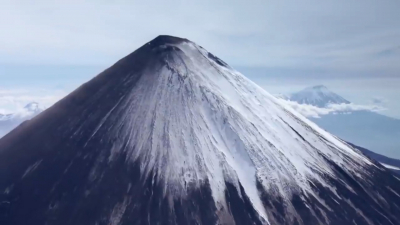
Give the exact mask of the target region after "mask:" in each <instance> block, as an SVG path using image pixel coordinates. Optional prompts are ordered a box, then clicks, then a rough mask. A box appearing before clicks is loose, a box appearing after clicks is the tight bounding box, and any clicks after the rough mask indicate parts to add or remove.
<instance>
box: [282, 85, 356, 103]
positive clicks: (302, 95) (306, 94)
mask: <svg viewBox="0 0 400 225" xmlns="http://www.w3.org/2000/svg"><path fill="white" fill-rule="evenodd" d="M288 100H291V101H295V102H298V103H300V104H307V105H314V106H318V107H325V106H327V105H329V104H349V103H350V102H349V101H347V100H346V99H344V98H343V97H341V96H339V95H337V94H335V93H333V92H332V91H330V90H329V89H328V88H327V87H325V86H324V85H317V86H313V87H308V88H305V89H304V90H302V91H299V92H296V93H293V94H291V95H289V96H288Z"/></svg>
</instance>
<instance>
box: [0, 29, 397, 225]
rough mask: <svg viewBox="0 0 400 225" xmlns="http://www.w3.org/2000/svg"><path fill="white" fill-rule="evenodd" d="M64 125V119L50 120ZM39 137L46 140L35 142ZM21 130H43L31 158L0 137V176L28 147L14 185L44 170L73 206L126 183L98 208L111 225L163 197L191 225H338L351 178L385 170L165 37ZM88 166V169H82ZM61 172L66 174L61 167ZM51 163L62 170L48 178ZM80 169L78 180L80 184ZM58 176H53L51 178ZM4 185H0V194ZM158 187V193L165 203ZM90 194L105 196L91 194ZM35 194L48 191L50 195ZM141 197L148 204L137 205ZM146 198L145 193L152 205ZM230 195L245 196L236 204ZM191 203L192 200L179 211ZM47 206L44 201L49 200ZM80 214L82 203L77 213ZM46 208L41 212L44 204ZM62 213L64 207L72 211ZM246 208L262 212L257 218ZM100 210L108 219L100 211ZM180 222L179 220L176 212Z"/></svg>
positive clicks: (194, 49)
mask: <svg viewBox="0 0 400 225" xmlns="http://www.w3.org/2000/svg"><path fill="white" fill-rule="evenodd" d="M113 96H114V97H113ZM110 99H112V100H110ZM62 109H64V110H62ZM60 119H62V120H63V121H62V123H59V124H56V123H58V122H59V121H60ZM45 122H48V124H46V126H45V128H43V127H44V126H41V125H42V124H44V123H45ZM37 129H41V132H37V134H36V133H35V132H36V131H37ZM24 132H25V133H24ZM17 133H18V134H21V135H22V134H24V135H26V136H29V134H34V135H42V134H43V135H44V136H43V139H40V140H39V142H35V143H34V144H31V145H33V146H36V147H37V148H38V151H37V152H38V153H37V154H36V155H35V153H32V149H31V148H30V146H31V145H26V146H25V145H24V144H26V143H19V142H18V136H16V135H14V134H13V133H11V134H9V135H8V136H7V139H6V140H4V139H3V140H1V141H3V142H1V141H0V153H3V154H2V155H0V171H5V170H2V169H4V168H9V167H12V166H14V165H11V164H10V166H9V167H7V165H9V164H7V161H4V160H3V161H2V160H1V159H2V158H12V157H20V156H21V155H23V154H19V155H13V154H17V153H18V152H19V151H28V150H29V154H30V158H29V159H26V158H23V159H21V161H23V160H28V161H29V162H31V163H30V164H28V163H27V164H26V165H25V164H24V165H25V166H26V167H25V168H24V170H22V169H21V168H22V165H23V163H22V162H20V163H18V168H19V170H18V171H21V172H18V173H17V172H14V174H18V175H19V176H17V175H16V177H18V179H21V177H22V181H20V180H18V184H17V185H20V187H21V188H22V187H26V186H23V182H24V181H25V180H28V178H26V177H30V176H31V177H32V176H34V174H36V173H37V174H38V175H39V174H40V173H41V172H37V171H42V172H43V171H56V172H54V174H53V175H54V179H52V178H51V177H46V176H42V177H46V178H44V179H46V184H48V185H47V186H46V187H48V188H49V191H51V192H52V193H53V192H55V193H60V194H58V195H57V196H61V195H62V196H64V193H65V189H63V187H62V185H59V183H60V182H64V181H67V183H64V185H66V186H70V183H71V182H74V185H73V186H72V187H71V188H75V189H74V190H82V193H84V196H85V197H82V199H80V201H82V202H84V201H85V199H87V198H89V197H90V194H91V193H98V191H99V190H102V191H100V193H104V196H106V195H107V196H114V195H116V194H117V191H116V190H117V189H119V188H120V187H121V185H125V184H126V187H125V186H124V187H122V189H123V191H122V193H123V196H122V197H121V198H120V199H119V202H115V201H114V202H113V206H112V207H111V211H109V208H104V207H103V208H102V209H104V210H108V211H107V213H110V215H111V216H110V218H109V221H113V223H112V224H119V223H120V221H122V217H123V216H125V215H126V214H128V215H127V217H126V218H128V217H129V213H126V212H125V211H129V210H131V211H130V212H131V213H133V212H135V208H138V209H141V211H140V212H142V211H143V212H145V213H147V214H146V216H144V215H143V218H146V219H148V220H150V218H152V215H155V214H156V215H158V214H157V213H158V212H159V211H157V210H159V209H164V208H162V207H161V206H162V204H164V203H163V202H164V201H163V199H168V201H167V202H168V207H169V210H164V211H162V212H163V213H166V214H165V215H168V216H169V214H168V212H179V210H182V208H187V210H192V211H190V212H189V213H188V214H187V215H186V214H185V216H186V217H188V218H190V219H193V220H192V222H193V221H196V222H197V223H200V222H199V221H200V220H201V221H203V222H201V223H204V224H212V223H211V222H210V221H214V220H213V218H214V216H217V217H218V219H217V220H218V221H219V223H220V224H223V223H225V224H234V223H235V222H236V223H237V224H247V223H248V224H250V221H253V222H254V223H256V221H259V222H257V223H258V224H261V223H262V224H274V225H275V224H305V223H303V222H302V221H303V220H304V221H307V218H306V217H307V216H306V212H307V213H308V212H310V214H307V215H309V216H311V217H312V218H314V219H313V220H309V221H315V223H314V224H330V222H329V221H331V220H332V221H333V220H335V219H336V221H338V219H337V218H339V219H340V216H337V215H339V214H336V212H333V210H332V209H331V207H333V206H336V204H339V203H338V202H340V204H346V206H347V205H353V206H354V205H357V207H359V205H358V203H359V202H358V200H357V201H355V202H352V201H351V200H349V199H348V198H349V197H348V196H353V194H352V193H356V191H357V190H358V189H359V184H358V183H357V181H355V180H356V179H360V180H365V179H366V180H368V181H370V180H369V178H368V177H369V176H371V174H370V172H369V171H371V170H374V171H375V170H376V171H381V172H380V173H384V172H385V169H383V168H380V167H379V166H376V165H375V164H374V163H373V162H372V161H371V160H370V159H368V158H367V157H365V156H364V155H362V154H361V153H360V152H359V151H356V150H354V149H353V148H351V147H350V146H349V145H347V144H346V143H344V142H342V141H341V140H339V139H338V138H336V137H334V136H332V135H331V134H329V133H327V132H325V131H324V130H322V129H320V128H319V127H317V126H316V125H315V124H313V123H312V122H310V121H309V120H307V119H306V118H304V117H303V116H301V115H300V114H298V113H297V112H295V111H294V110H292V109H291V108H290V107H287V106H286V105H284V104H283V103H281V101H278V100H277V99H276V98H275V97H273V96H272V95H270V94H269V93H267V92H266V91H264V90H263V89H262V88H260V87H259V86H257V85H256V84H254V83H253V82H252V81H250V80H249V79H247V78H246V77H245V76H243V75H242V74H240V73H239V72H237V71H235V70H234V69H232V68H231V67H229V66H228V65H227V64H226V63H225V62H223V61H222V60H221V59H219V58H217V57H216V56H214V55H212V54H211V53H209V52H207V51H206V50H205V49H204V48H202V47H201V46H199V45H197V44H195V43H193V42H190V41H188V40H186V39H180V38H174V37H170V36H159V37H157V38H156V39H154V40H153V41H151V42H148V43H147V44H145V45H144V46H143V47H141V48H140V49H138V50H137V51H135V52H134V53H132V54H131V55H128V56H127V57H125V58H124V59H122V60H120V61H119V62H117V63H116V64H115V65H114V66H113V67H111V68H109V69H107V70H106V71H104V72H103V73H101V74H100V75H99V76H98V77H96V78H94V79H93V80H92V81H90V82H88V83H87V84H85V85H83V86H81V87H80V88H79V89H77V90H76V91H75V92H73V93H71V94H70V95H69V96H67V97H66V98H64V99H63V100H62V101H60V102H58V103H56V104H55V105H54V106H53V107H51V108H50V109H48V110H46V112H44V113H42V114H41V115H40V116H38V117H36V119H35V120H34V121H30V123H28V124H26V125H25V126H24V127H23V128H20V130H18V131H15V134H17ZM49 136H52V137H53V138H51V137H49ZM39 137H41V136H38V137H37V138H39ZM13 138H14V139H13ZM37 138H36V136H35V137H34V138H31V139H30V140H31V141H35V140H37ZM13 140H15V141H14V142H13ZM8 142H12V143H11V144H10V143H8ZM4 146H6V147H4ZM42 146H43V147H42ZM43 148H46V149H49V150H42V149H43ZM21 149H22V150H21ZM52 149H56V150H52ZM43 152H44V153H43ZM52 152H54V154H53V153H52ZM43 154H45V155H43ZM92 159H93V160H94V161H92V162H93V163H92V164H90V163H87V162H88V161H90V160H92ZM69 160H71V161H69ZM80 160H82V163H79V162H81V161H80ZM86 160H87V161H86ZM28 161H26V162H28ZM57 162H58V163H57ZM61 165H65V168H64V167H63V168H59V167H60V166H61ZM82 165H85V170H84V171H82V170H79V169H77V168H81V167H79V166H82ZM86 165H89V166H86ZM130 166H131V167H130ZM56 167H57V170H52V169H54V168H56ZM136 167H138V168H139V169H140V180H141V181H143V185H138V184H137V183H135V182H133V181H131V180H130V179H134V177H132V176H124V175H125V174H129V173H128V172H127V171H128V168H136ZM115 168H118V170H117V169H115ZM111 170H115V171H117V172H118V175H116V174H113V175H112V177H115V176H116V178H115V180H114V181H113V182H115V185H114V184H113V185H114V186H113V189H112V190H113V191H114V192H112V193H113V194H110V192H107V193H106V192H105V191H109V189H107V188H105V187H108V186H107V185H110V182H106V181H105V179H106V178H105V177H107V174H108V172H109V171H111ZM132 170H133V169H132ZM13 171H14V170H13ZM71 171H72V172H71ZM73 171H75V173H73ZM76 171H79V172H78V173H79V177H77V178H76V179H75V177H76V176H78V174H77V173H76ZM86 171H87V175H85V174H86ZM382 171H383V172H382ZM57 172H59V174H55V173H57ZM19 173H21V174H19ZM338 174H342V175H338ZM1 176H10V175H8V174H0V177H1ZM388 176H389V175H388ZM82 177H83V178H82ZM7 178H9V177H7ZM64 178H65V180H63V179H64ZM78 178H79V179H78ZM371 179H372V178H371ZM393 179H394V178H393ZM8 180H12V179H11V178H10V179H8ZM0 181H1V180H0ZM103 181H104V182H103ZM15 182H17V181H15ZM26 182H28V181H26ZM75 182H79V183H75ZM132 183H133V184H132ZM354 183H356V184H354ZM2 185H3V186H2ZM10 185H12V184H11V183H7V184H6V183H1V182H0V190H1V188H3V187H4V188H5V187H9V186H10ZM156 186H157V187H158V186H159V187H161V190H162V194H161V196H160V195H159V194H157V193H158V192H157V191H156V190H155V187H156ZM96 187H102V189H99V190H97V192H96V191H94V190H95V189H96ZM204 187H209V189H210V191H211V196H212V199H211V201H212V202H213V204H215V211H213V212H212V216H211V217H207V220H206V218H205V217H204V216H205V215H203V214H202V217H201V218H198V217H200V214H198V213H199V212H198V211H196V207H201V205H202V203H204V202H206V198H204V196H206V194H207V190H205V189H203V188H204ZM91 188H92V189H91ZM339 188H343V189H345V190H344V191H343V190H342V189H341V190H339ZM321 189H324V190H325V189H326V190H328V191H329V192H331V193H332V194H329V198H330V200H329V202H326V201H327V200H325V199H324V198H325V196H321V195H320V192H321ZM41 190H42V191H43V193H44V195H46V194H47V191H46V190H47V189H41ZM91 190H92V191H91ZM130 190H133V192H132V191H130ZM196 190H200V192H201V193H200V194H199V196H200V198H196V199H190V198H193V195H194V194H193V193H197V192H196ZM369 190H370V189H365V190H364V191H363V192H362V193H361V194H362V195H363V196H364V195H368V196H370V198H371V199H373V200H371V201H372V202H374V201H376V202H375V203H374V204H376V205H378V206H379V207H384V206H383V204H384V202H385V200H382V197H380V195H379V194H375V193H372V192H369ZM58 191H59V192H58ZM9 192H10V191H9V189H7V193H9ZM367 192H368V194H365V193H367ZM62 193H63V194H62ZM74 193H76V192H75V191H74V192H71V193H70V194H71V195H73V194H74ZM78 193H79V191H78ZM140 193H143V196H141V197H143V199H142V198H140V199H138V197H136V198H135V197H132V196H137V195H139V194H140ZM146 193H148V194H149V193H151V195H150V196H151V197H150V198H149V199H148V198H147V197H146V196H147V195H146V196H145V194H146ZM153 193H154V195H153ZM235 193H236V195H238V196H239V197H238V198H239V199H240V200H238V201H236V200H235V195H234V194H235ZM326 193H327V192H326ZM93 195H94V194H93ZM35 196H39V194H37V193H35ZM82 196H83V194H82ZM88 196H89V197H88ZM104 196H103V197H104ZM294 196H297V198H295V197H294ZM299 196H300V197H299ZM399 196H400V195H399ZM99 197H101V196H99ZM153 198H155V199H156V202H157V203H155V204H156V205H158V208H157V206H154V205H151V206H150V205H149V206H148V208H145V207H147V206H146V204H147V201H148V202H151V201H152V199H153ZM187 198H189V202H191V203H190V204H187V205H185V199H187ZM144 199H145V200H144ZM0 200H1V199H0ZM22 200H24V199H23V198H22ZM22 200H21V201H22ZM114 200H115V199H114ZM26 201H28V200H26ZM54 201H55V200H54ZM54 201H53V200H49V202H51V204H53V202H54ZM62 201H68V198H64V199H62V200H59V199H57V203H54V204H58V205H57V207H60V208H62V206H63V205H66V204H64V203H63V202H62ZM93 201H94V200H93ZM104 201H106V200H105V198H104ZM333 201H335V202H336V203H334V202H333ZM176 202H179V204H178V203H176ZM238 202H244V203H241V204H243V207H238V204H239V203H238ZM247 202H248V204H247ZM245 203H246V204H245ZM49 204H50V203H49ZM68 204H74V203H68ZM75 204H77V203H75ZM88 204H89V203H88ZM149 204H150V203H149ZM331 204H333V205H331ZM114 205H115V206H114ZM68 206H70V205H68ZM84 206H88V205H86V204H80V205H79V207H84ZM207 206H208V205H207ZM303 206H304V208H301V207H303ZM44 207H45V208H46V210H48V207H49V206H47V205H44ZM77 207H78V206H77ZM96 207H97V206H96ZM98 207H101V205H99V206H98ZM132 207H133V208H132ZM141 207H143V208H141ZM150 207H151V209H150ZM299 207H300V208H301V210H300V208H299ZM354 207H356V206H354ZM354 207H353V208H354ZM60 208H57V209H56V210H59V211H56V212H57V213H58V212H61V211H60ZM63 209H64V210H65V211H67V210H69V209H71V207H66V208H63ZM236 209H238V210H239V211H240V212H243V211H244V210H246V212H245V213H244V214H243V215H244V217H243V218H238V216H239V215H242V214H239V212H236V213H235V211H234V210H236ZM21 210H22V209H21ZM150 210H153V211H150ZM185 210H186V209H185ZM211 210H214V209H213V208H212V207H211V208H209V207H208V208H207V207H205V208H204V209H203V211H204V212H208V211H211ZM341 210H342V209H341ZM356 210H357V212H353V211H354V209H353V211H351V212H350V211H349V212H347V211H346V213H349V214H351V216H352V218H353V217H354V218H356V217H357V215H362V216H360V217H365V216H364V214H362V213H363V212H362V210H361V209H358V208H356ZM78 211H80V210H78V209H74V212H78ZM359 211H360V212H361V214H358V213H360V212H359ZM382 211H383V210H379V213H382ZM51 212H52V211H51ZM185 212H186V211H185ZM253 212H254V214H255V215H257V216H254V217H253V216H252V215H253ZM46 213H47V211H46ZM383 213H384V212H383ZM101 214H102V217H101V218H103V217H104V214H103V212H102V213H101ZM317 214H318V215H317ZM46 215H47V214H46ZM54 215H59V214H54ZM68 215H70V214H68ZM163 215H164V214H163ZM177 216H179V214H175V217H177ZM131 217H132V216H131ZM72 218H75V217H72ZM76 218H77V217H76ZM124 218H125V217H124ZM140 218H142V217H140ZM171 218H172V219H171ZM171 218H170V217H167V218H166V216H165V217H164V218H163V221H169V222H168V224H175V223H177V222H175V223H174V222H171V221H175V220H178V219H176V218H175V219H174V218H173V216H172V217H171ZM196 218H197V219H196ZM126 220H128V219H126ZM281 220H285V222H283V221H281ZM365 220H367V221H368V220H369V218H366V219H365ZM71 221H72V220H71ZM96 221H99V220H96ZM185 221H186V220H185ZM204 221H206V222H204ZM239 221H245V222H242V223H240V222H239ZM391 221H392V219H391ZM142 222H143V223H145V221H142ZM110 223H111V222H110ZM146 223H147V222H146ZM149 223H150V222H149ZM186 223H188V222H187V221H186ZM213 223H214V222H213ZM182 224H185V222H183V223H182ZM252 224H253V223H252Z"/></svg>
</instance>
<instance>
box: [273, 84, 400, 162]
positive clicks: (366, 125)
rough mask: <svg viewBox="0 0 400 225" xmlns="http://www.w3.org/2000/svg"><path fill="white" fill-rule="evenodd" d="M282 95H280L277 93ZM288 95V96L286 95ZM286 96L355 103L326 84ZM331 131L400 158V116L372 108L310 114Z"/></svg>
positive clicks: (321, 104) (322, 102)
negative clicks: (374, 110)
mask: <svg viewBox="0 0 400 225" xmlns="http://www.w3.org/2000/svg"><path fill="white" fill-rule="evenodd" d="M277 97H278V98H279V96H277ZM282 99H284V98H282ZM286 100H290V101H294V102H297V103H300V104H307V105H312V106H315V107H319V108H327V107H328V105H329V104H342V105H343V104H352V103H351V102H350V101H348V100H346V99H344V98H343V97H341V96H340V95H338V94H336V93H334V92H332V91H330V90H329V89H328V88H327V87H325V86H323V85H317V86H313V87H308V88H305V89H304V90H302V91H299V92H296V93H293V94H291V95H288V98H287V99H286ZM309 119H310V120H312V121H313V122H315V123H317V124H318V125H319V126H320V127H322V128H324V129H325V130H327V131H328V132H330V133H332V134H334V135H336V136H338V137H340V138H342V139H344V140H346V141H349V142H351V143H354V144H357V145H360V146H363V147H365V148H367V149H370V150H373V151H375V152H377V153H379V154H382V155H385V156H389V157H392V158H396V159H400V152H399V151H398V149H399V146H400V139H399V138H398V137H400V120H399V119H395V118H391V117H388V116H385V115H382V114H379V113H376V112H373V111H370V110H350V111H349V112H348V113H335V112H333V113H327V114H323V115H319V117H318V118H314V117H310V118H309Z"/></svg>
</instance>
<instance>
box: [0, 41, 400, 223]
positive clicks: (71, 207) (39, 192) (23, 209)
mask: <svg viewBox="0 0 400 225" xmlns="http://www.w3.org/2000/svg"><path fill="white" fill-rule="evenodd" d="M187 41H188V40H186V39H180V38H174V37H170V36H160V37H158V38H156V39H154V40H153V41H151V42H149V43H147V44H145V45H144V46H143V47H141V48H140V49H138V50H137V51H135V52H134V53H132V54H130V55H128V56H127V57H125V58H123V59H122V60H120V61H119V62H117V63H116V64H115V65H114V66H112V67H110V68H109V69H107V70H105V71H104V72H102V73H101V74H99V75H98V76H97V77H96V78H94V79H92V80H91V81H90V82H88V83H86V84H84V85H82V86H81V87H80V88H78V89H77V90H76V91H74V92H72V93H71V94H70V95H68V96H67V97H65V98H64V99H62V100H61V101H59V102H58V103H56V104H55V105H54V106H53V107H51V108H49V109H47V110H46V111H44V112H43V113H41V114H40V115H39V116H37V117H35V118H34V119H32V120H30V121H27V122H25V123H23V124H21V125H20V126H19V127H18V128H16V129H15V130H13V131H12V132H11V133H9V134H8V135H6V136H5V137H4V138H2V139H1V140H0V224H1V225H27V224H29V225H43V224H46V225H70V224H73V225H77V224H78V225H80V224H82V225H90V224H94V225H103V224H110V225H115V224H123V225H128V224H129V225H130V224H165V225H169V224H182V225H185V224H204V225H209V224H238V225H239V224H240V225H241V224H267V222H266V221H265V220H264V219H263V218H262V217H261V216H260V215H259V213H258V212H257V210H256V209H255V208H254V207H253V204H252V202H251V200H250V198H249V197H248V196H247V195H246V193H245V191H244V189H243V187H242V185H241V184H239V188H236V186H235V185H234V184H231V183H229V182H226V184H225V186H226V189H225V193H224V194H225V199H226V201H227V207H228V208H221V206H220V205H218V204H217V203H216V202H215V199H214V197H213V195H212V187H211V186H210V184H209V182H208V181H207V180H205V181H204V182H202V185H201V186H199V187H194V186H193V187H192V186H190V185H191V184H190V183H189V184H187V185H188V188H187V189H188V190H189V191H188V193H187V194H186V196H184V197H182V198H173V197H171V195H169V194H168V192H167V191H166V189H167V188H168V187H165V184H164V183H162V182H159V181H158V180H159V179H158V177H159V176H161V174H157V172H155V171H150V175H148V176H143V174H142V172H141V171H142V168H140V165H141V160H143V159H137V160H136V161H135V162H134V163H132V162H128V160H127V158H128V157H129V156H128V155H127V153H126V152H121V153H119V154H118V155H113V154H111V153H112V151H113V150H114V149H115V148H116V147H120V148H125V147H126V146H116V143H124V145H127V142H126V141H124V140H122V141H121V140H119V139H121V138H122V137H121V135H119V133H118V132H119V131H120V130H122V127H115V124H116V122H117V121H118V120H119V119H120V116H119V115H118V114H117V115H116V112H117V111H116V110H117V109H116V105H118V104H119V103H120V102H124V101H126V100H127V99H126V98H128V96H129V95H128V94H127V93H129V92H130V91H131V90H132V89H133V88H135V87H136V85H137V82H138V80H139V79H140V78H142V76H147V75H148V74H149V70H150V72H152V71H154V72H157V71H159V70H160V68H161V67H163V66H164V65H165V64H164V63H165V62H164V57H166V55H167V56H168V54H173V52H174V51H179V50H177V49H174V48H173V47H171V48H168V47H167V48H164V47H161V48H156V51H155V50H154V49H155V48H154V46H163V45H165V44H168V43H169V44H177V43H181V42H187ZM209 57H210V56H209ZM212 60H217V61H218V62H217V63H218V64H222V65H223V66H226V64H225V63H224V62H223V61H222V60H219V59H218V58H216V57H215V56H212ZM160 76H161V75H160ZM99 124H101V125H99ZM150 125H151V124H149V125H148V126H150ZM111 129H113V130H114V131H115V130H117V133H116V134H114V135H109V132H110V130H111ZM292 129H293V128H292ZM294 131H295V130H294ZM298 135H299V136H300V137H301V134H298ZM111 156H112V157H114V158H113V159H112V160H111V159H110V157H111ZM325 160H326V161H328V162H330V165H331V167H332V170H333V171H335V173H336V174H335V175H331V176H325V181H326V182H327V183H329V184H330V185H331V187H334V189H332V188H328V187H326V186H324V185H322V184H321V183H320V182H319V181H317V180H310V183H311V184H312V185H310V186H311V187H312V188H313V189H314V193H316V196H313V195H309V194H307V193H303V192H297V193H295V194H294V195H293V196H292V198H291V199H290V201H285V200H284V199H282V198H281V197H280V196H278V195H276V193H273V192H271V193H270V192H266V191H265V190H264V189H263V188H262V185H261V183H260V181H258V185H257V187H258V191H259V193H258V194H259V195H260V197H261V200H262V204H263V206H264V208H265V211H266V214H267V215H268V220H269V222H270V224H271V225H309V224H320V225H325V224H330V225H338V224H339V225H350V224H357V225H361V224H373V225H378V224H380V225H386V224H387V225H389V224H391V225H396V224H400V180H399V179H398V178H396V177H394V176H393V175H392V174H391V173H389V172H388V171H387V170H386V169H385V168H383V167H380V166H377V167H375V166H371V167H370V168H368V174H369V177H368V178H367V179H364V178H359V177H357V176H356V174H349V173H348V172H346V171H345V170H343V169H342V168H341V167H340V166H338V165H337V164H335V163H334V162H332V161H330V159H328V158H326V159H325ZM317 172H318V171H316V173H317ZM377 196H379V197H377Z"/></svg>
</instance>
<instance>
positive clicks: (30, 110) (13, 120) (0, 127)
mask: <svg viewBox="0 0 400 225" xmlns="http://www.w3.org/2000/svg"><path fill="white" fill-rule="evenodd" d="M42 111H43V109H42V108H41V107H40V106H39V104H38V103H36V102H31V103H28V104H27V105H26V106H25V107H24V108H23V109H22V110H21V111H19V112H17V113H12V114H0V138H1V137H3V136H4V135H5V134H7V133H8V132H10V131H11V130H12V129H14V128H15V127H17V126H18V125H19V124H21V123H22V122H24V121H26V120H29V119H31V118H33V117H34V116H36V115H38V114H39V113H40V112H42Z"/></svg>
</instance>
